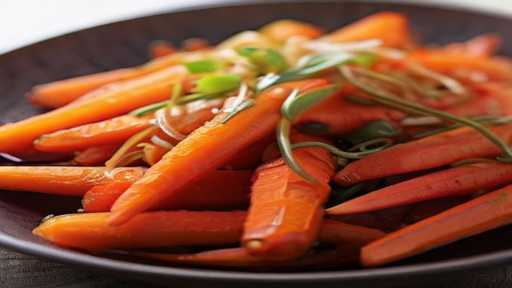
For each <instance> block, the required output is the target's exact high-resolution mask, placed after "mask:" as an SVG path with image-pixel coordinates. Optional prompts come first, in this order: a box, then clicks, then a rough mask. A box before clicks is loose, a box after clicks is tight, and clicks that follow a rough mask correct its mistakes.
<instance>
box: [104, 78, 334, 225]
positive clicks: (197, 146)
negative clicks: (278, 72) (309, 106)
mask: <svg viewBox="0 0 512 288" xmlns="http://www.w3.org/2000/svg"><path fill="white" fill-rule="evenodd" d="M327 84H328V81H326V80H323V79H311V80H305V81H298V82H288V83H285V84H282V85H278V86H275V87H273V88H272V89H270V90H268V91H266V92H264V93H262V94H261V95H260V96H259V97H258V98H257V99H256V103H255V105H254V106H253V107H251V108H249V109H247V110H244V111H242V112H240V113H239V114H237V115H236V116H235V117H233V118H231V119H229V121H227V122H225V123H224V119H225V117H226V116H227V114H226V113H225V112H223V113H219V114H217V116H215V118H213V120H212V121H210V122H208V123H206V124H205V125H204V126H202V127H201V128H199V129H197V130H195V131H194V132H192V133H191V134H190V135H189V136H188V137H187V138H185V139H184V140H183V141H181V142H180V143H178V145H176V146H175V147H174V148H173V149H172V150H171V151H169V153H167V154H166V155H165V156H164V158H162V160H160V161H159V162H158V163H157V164H155V165H153V166H152V167H151V168H150V169H149V170H148V172H147V173H146V176H145V177H144V178H142V179H141V180H139V181H137V182H136V183H135V184H134V185H133V186H131V187H130V188H129V189H128V190H127V191H126V192H125V193H123V195H122V196H121V197H120V198H119V199H118V200H117V201H116V203H115V204H114V206H113V207H112V215H111V219H110V220H111V223H112V225H119V224H122V223H124V222H126V221H128V220H129V219H130V218H132V217H133V216H135V215H136V214H138V213H141V212H143V211H146V210H148V209H151V208H153V207H155V206H156V205H157V204H158V203H159V202H160V201H161V200H162V199H165V198H167V197H176V196H177V193H176V191H179V190H180V189H182V188H183V187H185V186H186V185H188V184H189V183H191V182H192V181H194V180H196V179H198V178H200V177H201V176H203V175H204V174H206V173H208V172H210V171H213V170H215V169H217V168H219V167H221V166H222V165H224V164H226V161H227V160H229V159H231V158H232V157H233V156H234V155H236V154H237V153H238V152H239V151H240V150H242V149H244V148H246V147H249V146H250V145H252V144H253V143H255V142H257V141H258V140H259V139H262V138H264V137H265V136H267V135H270V134H272V133H273V131H274V129H275V127H276V125H277V121H278V120H279V117H280V113H279V109H280V107H281V105H282V103H283V101H284V100H285V99H286V97H287V96H288V95H289V93H290V91H292V89H294V88H298V89H300V90H302V91H303V90H307V89H311V88H315V87H318V86H322V85H327Z"/></svg>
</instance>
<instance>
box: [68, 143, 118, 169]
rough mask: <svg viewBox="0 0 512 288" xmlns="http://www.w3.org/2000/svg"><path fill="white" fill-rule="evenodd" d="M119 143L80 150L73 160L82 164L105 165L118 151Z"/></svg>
mask: <svg viewBox="0 0 512 288" xmlns="http://www.w3.org/2000/svg"><path fill="white" fill-rule="evenodd" d="M118 147H119V145H115V144H114V145H102V146H96V147H91V148H87V149H85V150H84V151H80V152H78V154H77V155H76V156H75V158H73V162H75V163H77V164H78V165H81V166H96V165H103V164H105V161H107V160H108V159H110V157H112V155H114V153H115V152H116V151H117V148H118Z"/></svg>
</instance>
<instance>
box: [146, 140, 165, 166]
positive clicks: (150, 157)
mask: <svg viewBox="0 0 512 288" xmlns="http://www.w3.org/2000/svg"><path fill="white" fill-rule="evenodd" d="M169 150H170V149H168V148H164V147H162V146H159V145H153V144H145V145H144V148H143V149H142V151H143V153H144V156H143V158H142V159H143V160H144V162H146V163H148V164H149V165H150V166H152V165H155V164H156V163H157V162H158V161H160V159H162V157H164V155H165V153H167V152H169Z"/></svg>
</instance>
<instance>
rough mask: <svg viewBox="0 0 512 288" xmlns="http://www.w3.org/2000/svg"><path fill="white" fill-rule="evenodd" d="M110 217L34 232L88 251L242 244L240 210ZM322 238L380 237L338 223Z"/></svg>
mask: <svg viewBox="0 0 512 288" xmlns="http://www.w3.org/2000/svg"><path fill="white" fill-rule="evenodd" d="M108 216H109V213H80V214H69V215H62V216H57V217H54V218H51V219H50V220H49V221H46V222H44V223H42V224H41V225H39V227H37V228H36V229H34V231H33V233H34V234H35V235H38V236H40V237H42V238H43V239H46V240H48V241H50V242H53V243H55V244H57V245H62V246H68V247H72V248H78V249H89V250H106V249H121V248H126V249H132V248H149V247H169V246H194V245H203V246H205V245H208V246H212V245H229V244H235V243H238V241H239V240H240V237H241V235H242V230H243V223H244V221H245V219H246V213H245V212H242V211H230V212H212V211H201V212H199V211H159V212H145V213H141V214H139V215H137V216H136V217H134V219H132V220H131V221H129V222H127V223H126V224H125V225H121V226H111V225H109V224H108ZM331 230H332V231H331ZM356 230H358V231H360V233H361V234H367V236H355V237H354V236H353V232H352V231H356ZM345 231H347V232H346V233H345ZM324 233H326V234H328V236H326V237H325V238H326V239H325V240H327V241H336V242H334V243H333V244H338V243H339V244H340V246H343V245H348V246H350V241H355V242H356V243H362V242H361V239H364V238H365V237H366V240H365V241H371V240H375V239H378V238H380V237H382V236H383V234H382V232H379V231H376V230H375V229H369V228H364V227H356V226H354V225H350V224H344V223H341V224H340V223H339V222H336V221H330V224H329V225H328V226H326V227H325V228H322V230H321V233H320V241H323V239H322V237H323V236H322V235H323V234H324ZM333 234H334V235H336V236H332V235H333ZM345 234H348V236H346V237H345V236H344V235H345ZM134 235H137V237H134ZM352 239H354V240H352ZM338 241H339V242H338ZM363 244H364V243H363Z"/></svg>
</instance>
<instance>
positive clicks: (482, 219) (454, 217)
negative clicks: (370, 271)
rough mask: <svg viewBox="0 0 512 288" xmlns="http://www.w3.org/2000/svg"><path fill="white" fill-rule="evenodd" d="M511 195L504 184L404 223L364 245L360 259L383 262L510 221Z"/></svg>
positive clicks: (373, 264) (409, 255)
mask: <svg viewBox="0 0 512 288" xmlns="http://www.w3.org/2000/svg"><path fill="white" fill-rule="evenodd" d="M511 199H512V186H507V187H505V188H502V189H499V190H497V191H494V192H491V193H489V194H486V195H483V196H480V197H478V198H475V199H473V200H471V201H469V202H466V203H464V204H461V205H458V206H455V207H454V208H451V209H449V210H447V211H445V212H443V213H441V214H438V215H436V216H433V217H430V218H427V219H425V220H423V221H420V222H418V223H416V224H412V225H410V226H407V227H405V228H403V229H400V230H398V231H396V232H393V233H391V234H388V235H387V236H385V237H384V238H381V239H380V240H377V241H375V242H372V243H370V244H368V245H367V246H365V247H363V249H362V252H361V262H362V263H363V265H365V266H376V265H382V264H386V263H389V262H393V261H397V260H400V259H404V258H407V257H411V256H414V255H417V254H420V253H423V252H425V251H428V250H431V249H434V248H436V247H440V246H443V245H446V244H448V243H451V242H455V241H457V240H460V239H463V238H466V237H470V236H473V235H476V234H479V233H482V232H485V231H488V230H492V229H495V228H497V227H500V226H504V225H507V224H510V223H511V222H512V201H511Z"/></svg>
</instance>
